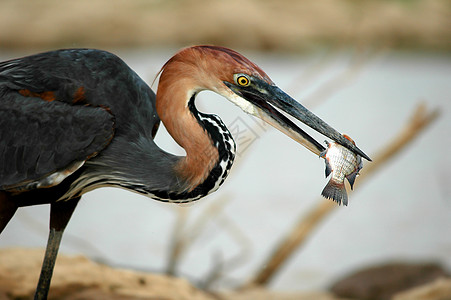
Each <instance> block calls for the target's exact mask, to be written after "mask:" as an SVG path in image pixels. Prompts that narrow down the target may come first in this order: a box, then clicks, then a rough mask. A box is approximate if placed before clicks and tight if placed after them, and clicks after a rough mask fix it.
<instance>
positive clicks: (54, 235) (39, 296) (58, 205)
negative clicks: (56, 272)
mask: <svg viewBox="0 0 451 300" xmlns="http://www.w3.org/2000/svg"><path fill="white" fill-rule="evenodd" d="M79 200H80V198H77V199H71V200H69V201H58V202H54V203H51V204H50V232H49V239H48V242H47V248H46V250H45V256H44V262H43V263H42V268H41V275H40V276H39V282H38V286H37V288H36V293H35V295H34V299H35V300H43V299H47V295H48V292H49V288H50V281H51V280H52V274H53V268H54V266H55V261H56V257H57V255H58V249H59V246H60V243H61V238H62V237H63V233H64V229H65V228H66V225H67V223H69V220H70V217H71V216H72V213H73V212H74V210H75V207H76V206H77V203H78V201H79Z"/></svg>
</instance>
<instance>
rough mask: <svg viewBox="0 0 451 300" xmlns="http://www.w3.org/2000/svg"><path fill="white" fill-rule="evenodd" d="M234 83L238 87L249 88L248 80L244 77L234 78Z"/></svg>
mask: <svg viewBox="0 0 451 300" xmlns="http://www.w3.org/2000/svg"><path fill="white" fill-rule="evenodd" d="M235 81H236V83H237V84H238V85H239V86H249V84H250V83H251V81H250V80H249V78H247V77H246V76H245V75H238V76H236V79H235Z"/></svg>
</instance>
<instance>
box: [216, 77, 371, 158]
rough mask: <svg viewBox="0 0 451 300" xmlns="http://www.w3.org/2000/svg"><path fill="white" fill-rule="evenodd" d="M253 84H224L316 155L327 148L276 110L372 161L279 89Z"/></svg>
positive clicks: (257, 83) (260, 83) (267, 120)
mask: <svg viewBox="0 0 451 300" xmlns="http://www.w3.org/2000/svg"><path fill="white" fill-rule="evenodd" d="M253 83H254V87H253V88H238V87H237V86H235V85H232V84H230V83H225V84H226V85H227V86H228V87H229V88H230V89H231V90H232V91H234V92H235V93H236V94H238V95H240V96H241V97H242V98H244V99H246V100H247V101H249V102H251V103H252V104H253V105H254V106H256V108H257V114H256V115H257V116H258V117H260V118H261V119H262V120H264V121H266V122H267V123H269V124H270V125H272V126H273V127H275V128H277V129H279V130H280V131H282V132H283V133H285V134H286V135H288V136H290V137H291V138H293V139H294V140H296V141H298V142H299V143H300V144H302V145H303V146H305V147H306V148H307V149H309V150H310V151H312V152H313V153H315V154H317V155H320V153H321V152H323V151H324V150H325V148H324V147H323V146H322V145H321V144H320V143H318V142H317V141H316V140H315V139H314V138H312V137H311V136H310V135H308V134H307V133H306V132H305V131H303V130H302V129H301V128H299V127H298V126H297V125H296V124H294V123H293V122H292V121H291V120H290V119H288V118H287V117H285V116H284V115H283V114H282V113H281V112H279V111H278V110H277V109H280V110H281V111H283V112H285V113H287V114H289V115H291V116H292V117H294V118H296V119H297V120H299V121H301V122H302V123H304V124H306V125H307V126H309V127H311V128H312V129H314V130H316V131H318V132H319V133H321V134H322V135H324V136H326V137H328V138H330V139H332V140H334V141H336V142H338V143H339V144H341V145H343V146H344V147H346V148H348V149H349V150H351V151H352V152H354V153H355V154H358V155H360V156H362V157H363V158H365V159H367V160H369V161H371V159H370V158H369V157H368V155H366V154H365V153H364V152H363V151H362V150H360V149H359V148H358V147H357V146H356V145H354V144H353V143H352V142H351V141H349V140H348V139H347V138H345V137H344V136H343V135H342V134H340V133H339V132H338V131H337V130H335V129H334V128H332V127H331V126H329V125H328V124H327V123H326V122H324V121H323V120H321V119H320V118H319V117H317V116H316V115H315V114H313V113H312V112H311V111H309V110H308V109H307V108H305V107H304V106H302V105H301V104H300V103H299V102H297V101H296V100H294V99H293V98H291V97H290V96H289V95H287V94H286V93H285V92H284V91H282V90H281V89H280V88H278V87H277V86H274V85H269V84H267V83H266V82H264V81H257V82H255V81H253ZM276 108H277V109H276Z"/></svg>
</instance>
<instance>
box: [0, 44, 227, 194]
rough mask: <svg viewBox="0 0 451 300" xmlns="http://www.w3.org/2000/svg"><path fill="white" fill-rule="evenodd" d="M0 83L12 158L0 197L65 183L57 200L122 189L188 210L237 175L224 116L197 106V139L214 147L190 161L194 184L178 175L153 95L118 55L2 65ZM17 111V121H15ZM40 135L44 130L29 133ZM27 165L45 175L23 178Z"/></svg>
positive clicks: (83, 54) (74, 54)
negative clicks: (159, 137)
mask: <svg viewBox="0 0 451 300" xmlns="http://www.w3.org/2000/svg"><path fill="white" fill-rule="evenodd" d="M0 76H1V77H0V81H1V83H0V84H1V85H0V94H1V95H2V98H1V99H2V100H1V102H0V119H2V120H3V122H2V123H1V126H2V128H9V130H2V131H1V132H0V140H1V142H0V157H8V160H6V159H5V160H3V161H2V162H4V163H5V164H4V165H3V167H2V168H0V175H1V177H0V178H1V183H0V189H1V190H5V191H10V192H13V193H14V192H16V191H20V192H27V191H29V190H31V191H33V190H35V189H36V188H39V187H43V186H46V187H51V186H55V185H58V184H59V183H60V182H61V180H62V179H64V178H66V177H67V181H68V182H70V184H68V187H67V188H66V189H67V190H65V191H58V193H56V196H55V197H56V198H57V199H54V200H56V201H58V200H68V199H70V198H75V197H78V196H81V195H82V194H83V193H85V192H87V191H89V190H92V189H95V188H97V187H101V186H117V187H122V188H126V189H129V190H133V191H136V192H139V193H143V194H148V195H149V196H151V197H153V198H156V199H159V200H163V201H174V202H186V201H190V200H196V199H199V198H201V197H202V196H205V195H206V194H208V193H209V192H212V191H214V190H216V189H217V188H218V186H219V184H220V183H222V182H223V180H224V179H225V176H226V175H227V173H228V171H229V170H230V167H231V164H232V162H233V158H234V152H235V144H234V142H233V139H232V137H231V135H230V133H229V132H228V130H227V128H226V127H225V125H224V124H223V123H222V122H221V120H220V119H219V118H218V117H217V116H214V115H206V114H202V113H200V112H198V111H197V110H196V108H195V106H194V105H190V106H189V110H190V112H189V113H190V114H191V115H192V116H193V117H194V118H196V119H195V120H196V122H197V123H198V124H194V125H197V126H199V128H200V130H201V131H202V132H201V137H200V138H204V139H205V140H206V143H205V145H210V144H211V146H210V147H207V146H204V145H202V147H204V149H196V151H197V150H201V151H202V154H203V155H202V156H200V155H195V154H193V156H200V158H203V159H204V160H205V161H202V159H198V160H199V161H195V162H193V163H192V164H193V165H195V167H196V168H198V169H200V170H196V172H197V173H199V174H200V175H197V173H196V176H199V177H200V178H195V179H194V180H196V185H193V184H191V182H189V181H190V180H192V178H189V175H186V176H184V174H183V170H181V171H182V172H180V173H178V172H177V166H178V164H181V161H183V160H184V159H186V158H184V157H178V156H174V155H172V154H169V153H166V152H164V151H163V150H162V149H160V148H159V147H157V146H156V144H155V143H154V141H153V138H154V136H155V133H156V130H157V128H158V125H159V123H160V118H159V116H158V114H157V112H156V107H155V103H156V96H155V94H154V93H153V92H152V90H151V89H150V88H149V87H148V85H147V84H146V83H145V82H144V81H143V80H142V79H141V78H140V77H139V76H138V75H137V74H136V73H135V72H133V71H132V70H131V69H130V68H129V67H128V66H127V65H126V64H125V63H124V62H123V61H122V60H120V59H119V58H118V57H117V56H115V55H113V54H111V53H108V52H105V51H100V50H82V49H81V50H80V49H78V50H60V51H54V52H50V53H44V54H40V55H35V56H31V57H26V58H23V59H19V60H13V61H8V62H5V63H2V64H0ZM170 100H172V99H169V100H168V101H170ZM193 100H194V98H193ZM174 101H176V100H174ZM17 107H20V108H21V116H20V119H19V118H17V119H15V118H14V115H15V114H14V110H15V109H17ZM179 121H180V120H179ZM189 121H192V120H190V119H188V121H187V122H189ZM5 123H6V124H5ZM18 123H19V125H18ZM183 125H184V124H183ZM192 126H193V125H192ZM33 127H36V128H38V130H30V129H31V128H33ZM206 132H208V135H207V133H206ZM24 133H27V134H26V135H25V134H24ZM202 135H203V136H202ZM43 137H47V138H48V140H42V139H43ZM40 142H42V145H41V144H40ZM77 142H79V143H78V144H77ZM188 142H195V141H193V140H190V139H188ZM12 143H14V145H11V144H12ZM44 143H45V145H44ZM49 145H50V146H49ZM185 147H186V145H185ZM196 147H197V148H198V147H199V146H197V145H196ZM137 154H139V155H137ZM156 158H158V159H156ZM26 159H28V160H30V165H33V166H38V168H32V169H26V170H25V169H24V170H22V169H21V168H23V165H24V164H21V162H22V161H24V160H26ZM190 159H191V158H190ZM192 160H196V157H195V158H192ZM207 160H208V161H207ZM6 162H8V164H11V165H7V164H6ZM12 164H14V166H13V165H12ZM206 164H210V165H209V166H208V167H207V170H208V171H209V174H207V171H205V167H206V166H205V165H206ZM190 167H191V166H190ZM179 168H180V167H179ZM74 172H75V174H74V175H72V176H68V175H70V174H72V173H74ZM155 174H158V176H155ZM174 175H175V176H174ZM58 189H60V188H58ZM62 192H64V193H63V194H61V193H62Z"/></svg>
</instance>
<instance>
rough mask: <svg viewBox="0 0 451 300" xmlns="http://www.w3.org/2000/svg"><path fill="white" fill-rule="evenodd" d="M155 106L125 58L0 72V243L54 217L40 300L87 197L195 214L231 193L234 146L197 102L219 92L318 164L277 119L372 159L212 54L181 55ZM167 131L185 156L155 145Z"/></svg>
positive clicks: (247, 69) (241, 63)
mask: <svg viewBox="0 0 451 300" xmlns="http://www.w3.org/2000/svg"><path fill="white" fill-rule="evenodd" d="M160 72H161V73H160V79H159V85H158V90H157V94H156V95H155V94H154V93H153V92H152V90H151V89H150V88H149V86H148V85H147V84H146V83H145V82H144V81H143V80H142V79H141V78H140V77H139V76H138V75H137V74H136V73H135V72H134V71H133V70H131V69H130V68H129V67H128V66H127V65H126V64H125V63H124V62H123V61H122V60H121V59H119V58H118V57H117V56H115V55H113V54H111V53H109V52H105V51H100V50H93V49H65V50H57V51H52V52H46V53H41V54H36V55H32V56H27V57H23V58H19V59H13V60H9V61H5V62H2V63H0V205H1V207H0V232H1V231H2V230H3V229H4V228H5V226H6V225H7V223H8V221H9V220H10V219H11V218H12V216H13V215H14V213H15V211H16V210H17V208H18V207H21V206H28V205H36V204H45V203H48V204H50V206H51V210H50V232H49V239H48V244H47V249H46V253H45V257H44V262H43V265H42V269H41V275H40V278H39V282H38V286H37V289H36V294H35V299H45V298H46V297H47V293H48V289H49V286H50V280H51V276H52V273H53V267H54V263H55V259H56V256H57V252H58V248H59V244H60V241H61V238H62V235H63V231H64V228H65V227H66V225H67V223H68V222H69V219H70V217H71V215H72V212H73V211H74V209H75V207H76V205H77V203H78V201H79V199H80V197H81V196H82V195H83V194H84V193H86V192H89V191H91V190H93V189H96V188H99V187H104V186H113V187H121V188H124V189H127V190H131V191H134V192H138V193H140V194H144V195H147V196H149V197H151V198H154V199H157V200H161V201H168V202H176V203H182V202H190V201H194V200H197V199H200V198H202V197H204V196H206V195H207V194H209V193H211V192H213V191H215V190H216V189H218V187H219V186H220V185H221V184H222V183H223V181H224V180H225V178H226V177H227V174H228V173H229V170H230V168H231V166H232V163H233V160H234V157H235V142H234V141H233V138H232V136H231V134H230V133H229V131H228V130H227V128H226V126H225V125H224V123H223V122H222V121H221V119H220V118H219V117H218V116H216V115H210V114H205V113H201V112H199V111H198V110H197V109H196V106H195V104H194V101H195V98H196V95H197V94H198V93H199V92H201V91H203V90H211V91H213V92H216V93H217V94H219V95H222V96H224V97H225V98H227V99H228V100H230V101H231V102H233V103H234V104H236V105H238V106H239V107H240V108H241V109H242V110H244V111H245V112H247V113H249V114H252V115H254V116H257V117H259V118H261V119H263V120H264V121H266V122H268V123H269V124H271V125H272V126H274V127H275V128H277V129H279V130H280V131H282V132H283V133H285V134H286V135H288V136H289V137H291V138H293V139H294V140H296V141H298V142H299V143H301V144H302V145H304V146H305V147H306V148H308V149H309V150H310V151H312V152H313V153H315V154H317V155H319V154H320V152H322V151H323V150H324V147H323V146H322V145H321V144H319V143H318V142H317V141H316V140H314V139H313V138H312V137H310V136H309V135H308V134H307V133H305V132H304V131H303V130H302V129H300V128H299V127H298V126H297V125H295V124H294V123H293V122H292V121H291V120H290V119H288V118H287V117H286V116H285V115H284V114H282V113H281V112H280V111H283V112H285V113H287V114H289V115H291V116H292V117H294V118H296V119H298V120H300V121H301V122H303V123H305V124H306V125H308V126H309V127H311V128H313V129H314V130H316V131H318V132H320V133H321V134H323V135H325V136H327V137H329V138H331V139H332V140H334V141H337V142H339V143H340V144H342V145H344V146H345V147H347V148H348V149H350V150H351V151H353V152H354V153H356V154H359V155H361V156H362V157H365V158H366V159H369V158H368V156H366V155H365V154H364V153H363V152H362V151H361V150H360V149H359V148H357V147H356V146H355V145H354V144H352V143H350V142H349V141H348V140H347V139H345V138H344V137H343V136H342V135H341V134H340V133H338V132H337V131H336V130H334V129H333V128H332V127H330V126H329V125H327V124H326V123H325V122H323V121H322V120H321V119H319V118H318V117H317V116H315V115H314V114H313V113H311V112H310V111H309V110H307V109H306V108H305V107H303V106H302V105H301V104H299V103H298V102H296V101H295V100H293V99H292V98H291V97H289V96H288V95H287V94H286V93H284V92H283V91H282V90H281V89H279V88H278V87H277V86H276V85H275V84H274V83H273V82H272V81H271V79H270V78H269V77H268V75H266V74H265V72H263V70H261V69H260V68H259V67H258V66H257V65H255V64H254V63H252V62H251V61H249V60H248V59H246V58H245V57H243V56H242V55H241V54H239V53H237V52H235V51H233V50H231V49H227V48H223V47H216V46H194V47H189V48H185V49H182V50H181V51H179V52H178V53H176V54H175V55H174V56H173V57H172V58H171V59H170V60H169V61H168V62H166V64H165V65H164V66H163V67H162V69H161V71H160ZM160 120H161V121H162V122H163V124H164V125H165V127H166V128H167V131H168V132H169V134H170V135H171V136H172V137H173V138H174V140H175V141H176V142H177V143H178V144H179V145H180V146H181V147H183V148H184V150H185V151H186V156H175V155H172V154H170V153H167V152H165V151H163V150H162V149H160V148H159V147H158V146H157V145H156V144H155V143H154V137H155V134H156V132H157V129H158V126H159V124H160Z"/></svg>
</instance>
